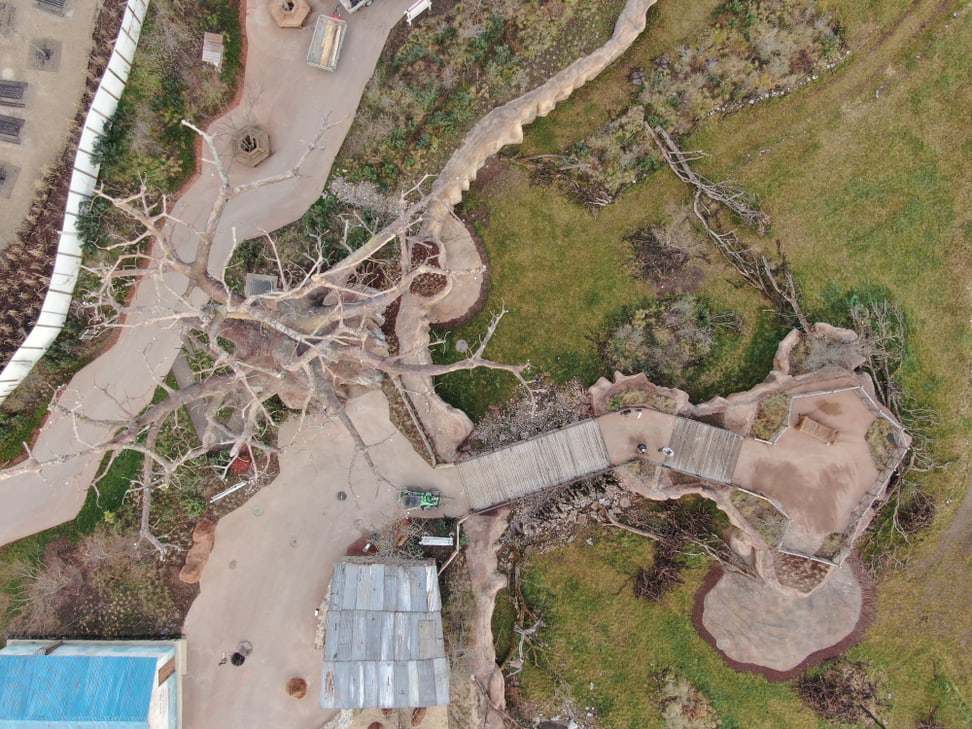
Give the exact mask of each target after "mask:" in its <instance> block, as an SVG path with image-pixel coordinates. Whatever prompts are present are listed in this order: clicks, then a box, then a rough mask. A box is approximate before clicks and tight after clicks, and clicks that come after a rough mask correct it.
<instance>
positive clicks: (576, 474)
mask: <svg viewBox="0 0 972 729" xmlns="http://www.w3.org/2000/svg"><path fill="white" fill-rule="evenodd" d="M611 466H612V463H611V459H610V458H609V457H608V452H607V447H606V446H605V445H604V438H603V436H602V435H601V429H600V427H599V426H598V424H597V421H596V420H584V421H581V422H580V423H575V424H574V425H568V426H567V427H566V428H561V429H560V430H555V431H553V432H551V433H544V434H543V435H539V436H537V437H535V438H531V439H530V440H525V441H522V442H520V443H515V444H513V445H511V446H507V447H506V448H502V449H500V450H498V451H493V452H492V453H486V454H484V455H481V456H477V457H476V458H470V459H469V460H468V461H462V462H460V463H459V464H458V468H459V475H460V477H461V478H462V484H463V486H464V487H465V489H466V494H467V495H468V497H469V505H470V507H471V508H472V509H473V510H474V511H479V510H481V509H486V508H489V507H490V506H497V505H499V504H505V503H507V502H508V501H513V500H514V499H518V498H520V497H522V496H526V495H527V494H532V493H534V492H536V491H541V490H543V489H545V488H547V487H550V486H557V485H559V484H562V483H568V482H569V481H575V480H577V479H578V478H582V477H584V476H588V475H591V474H594V473H599V472H601V471H604V470H606V469H608V468H610V467H611Z"/></svg>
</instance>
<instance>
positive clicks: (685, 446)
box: [665, 418, 743, 484]
mask: <svg viewBox="0 0 972 729" xmlns="http://www.w3.org/2000/svg"><path fill="white" fill-rule="evenodd" d="M742 441H743V438H742V436H740V435H736V434H735V433H731V432H730V431H728V430H723V429H722V428H715V427H713V426H711V425H706V424H705V423H700V422H698V421H695V420H687V419H685V418H679V419H678V422H676V423H675V431H674V432H673V433H672V442H671V444H670V446H669V447H670V448H671V449H672V450H673V451H675V454H674V455H673V456H670V457H669V458H668V460H667V461H666V462H665V466H666V467H668V468H671V469H672V470H673V471H681V472H682V473H687V474H690V475H692V476H698V477H699V478H702V479H705V480H706V481H714V482H715V483H726V484H727V483H729V482H730V481H731V480H732V472H733V470H734V469H735V467H736V459H738V458H739V449H740V447H741V446H742Z"/></svg>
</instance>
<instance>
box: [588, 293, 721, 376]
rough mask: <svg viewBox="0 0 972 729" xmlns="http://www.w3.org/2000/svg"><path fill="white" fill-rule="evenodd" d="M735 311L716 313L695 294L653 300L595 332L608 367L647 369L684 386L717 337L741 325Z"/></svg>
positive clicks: (622, 311) (620, 314)
mask: <svg viewBox="0 0 972 729" xmlns="http://www.w3.org/2000/svg"><path fill="white" fill-rule="evenodd" d="M737 322H738V320H737V319H736V318H735V316H734V315H733V314H732V313H731V312H719V313H715V312H712V311H711V309H710V308H709V306H708V305H707V304H706V303H705V302H703V301H701V300H699V299H696V298H695V297H693V296H676V297H668V298H663V299H658V300H651V299H648V300H646V301H644V302H643V303H642V304H641V305H639V306H636V307H629V306H625V307H622V308H621V309H620V310H619V311H618V312H617V313H616V314H615V315H614V316H613V317H611V318H610V319H609V320H608V322H607V325H606V326H605V328H604V329H603V330H602V332H601V333H600V334H598V335H597V336H596V337H595V344H596V346H597V351H598V354H599V356H600V358H601V361H602V362H603V363H604V366H605V368H607V369H608V370H609V371H614V370H619V371H621V372H626V373H635V372H644V373H645V374H646V375H648V378H649V379H651V380H652V381H653V382H655V383H656V384H659V385H664V386H666V387H680V386H685V385H686V384H687V383H688V382H690V381H691V370H693V369H694V368H701V367H703V366H704V364H705V362H706V359H707V357H708V356H709V355H710V354H711V353H712V351H713V349H714V348H715V345H716V343H717V339H718V338H719V336H720V335H721V334H723V333H727V332H729V331H733V330H735V329H737V328H738V323H737Z"/></svg>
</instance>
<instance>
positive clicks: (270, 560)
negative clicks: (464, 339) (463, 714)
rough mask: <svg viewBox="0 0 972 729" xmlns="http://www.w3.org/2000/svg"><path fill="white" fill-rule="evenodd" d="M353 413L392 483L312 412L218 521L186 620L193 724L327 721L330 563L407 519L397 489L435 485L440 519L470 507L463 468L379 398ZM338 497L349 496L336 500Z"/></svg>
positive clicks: (295, 726)
mask: <svg viewBox="0 0 972 729" xmlns="http://www.w3.org/2000/svg"><path fill="white" fill-rule="evenodd" d="M348 411H349V414H350V415H351V416H352V418H353V419H354V421H355V423H356V424H357V425H358V426H359V428H361V429H362V431H363V436H364V438H365V440H366V442H368V443H375V444H376V445H375V446H374V447H373V448H372V449H371V454H372V457H373V458H374V459H375V461H376V463H377V464H378V467H379V469H380V470H381V472H382V473H383V475H384V476H385V477H386V478H387V479H388V480H389V481H390V483H381V482H380V481H379V480H378V479H376V478H375V476H374V474H373V473H372V472H371V471H370V470H369V469H368V467H367V465H366V464H365V462H364V460H363V459H362V458H360V457H357V458H356V457H355V451H354V445H353V443H352V442H351V438H350V436H349V435H348V434H347V433H346V432H345V430H344V429H343V428H342V427H341V425H340V424H339V423H334V422H329V421H327V420H326V419H324V418H323V417H308V418H307V419H306V420H305V422H304V424H303V427H301V428H298V423H297V422H296V421H291V422H289V423H287V424H286V425H285V426H284V427H283V428H282V429H281V440H280V442H281V444H282V445H284V444H285V445H284V451H283V454H282V455H281V458H280V475H279V476H278V477H277V479H276V480H275V481H274V482H273V483H272V484H271V485H269V486H268V487H266V488H264V489H263V490H262V491H260V492H259V493H258V494H257V495H255V496H254V497H253V498H252V499H250V500H249V501H248V502H247V503H246V504H245V505H244V506H242V507H240V508H239V509H238V510H236V511H234V512H233V513H231V514H229V515H227V516H225V517H223V518H222V519H221V520H220V522H219V525H218V526H217V529H216V543H215V547H214V549H213V552H212V555H211V557H210V561H209V564H208V565H207V567H206V571H205V572H204V574H203V578H202V582H201V584H200V587H201V592H200V595H199V597H198V598H197V599H196V601H195V602H194V603H193V605H192V608H191V609H190V611H189V615H188V617H187V619H186V623H185V628H184V632H185V636H186V638H187V639H188V646H189V670H188V673H187V675H186V677H185V702H186V705H185V713H184V716H185V726H186V728H187V729H222V728H223V727H225V728H226V729H229V728H230V727H286V728H287V729H316V728H317V727H319V726H321V724H322V723H323V722H324V721H326V720H327V719H329V718H330V716H331V715H332V714H333V712H326V711H324V710H322V709H321V708H320V707H319V705H318V696H319V694H320V682H321V661H322V660H323V651H319V650H315V649H314V635H315V631H316V628H317V620H316V618H315V616H314V609H315V608H316V607H318V606H319V605H320V604H321V601H322V600H323V599H324V598H325V597H326V591H327V586H328V582H329V581H330V578H331V572H332V569H333V565H334V562H335V561H336V560H337V559H339V558H340V557H342V556H343V555H344V553H345V550H346V548H347V546H348V545H349V544H350V543H351V542H353V541H355V540H356V539H357V538H359V537H360V536H361V535H362V533H367V532H370V531H373V530H375V529H377V528H379V527H381V526H382V525H384V524H386V523H387V522H389V521H390V520H392V519H395V518H400V517H402V516H404V510H403V509H401V508H400V507H399V506H398V504H397V502H396V497H397V491H398V489H399V487H401V486H406V485H417V484H418V485H422V486H427V487H434V488H438V489H440V490H441V491H442V493H443V495H444V496H445V497H446V498H445V499H444V509H443V511H444V512H448V513H462V512H464V511H465V510H466V504H465V502H464V501H463V499H461V498H459V495H460V492H461V486H460V483H459V478H458V473H457V472H456V471H455V470H454V469H452V468H439V469H436V470H433V469H432V468H431V467H430V466H429V465H428V464H427V463H426V462H425V461H423V460H422V459H421V458H420V457H419V456H418V455H417V454H416V453H415V452H414V450H412V447H411V445H410V444H409V443H408V441H406V440H405V438H404V437H403V436H402V435H401V434H400V433H399V432H398V431H397V430H395V429H394V427H393V426H392V425H391V423H390V422H389V420H388V411H387V403H386V401H385V399H384V396H383V395H382V394H381V393H380V392H372V393H369V394H367V395H365V396H362V397H359V398H357V399H355V400H353V401H351V403H350V404H349V406H348ZM340 490H344V491H346V492H347V493H348V495H349V496H348V499H347V500H346V501H339V500H338V499H337V497H336V494H337V492H338V491H340ZM438 515H439V512H437V511H430V512H425V513H424V514H423V516H430V517H434V516H438ZM243 640H247V641H250V643H252V644H253V653H252V654H251V655H250V657H249V658H247V660H246V663H245V664H244V665H243V666H241V667H238V668H237V667H234V666H233V665H232V664H229V663H227V664H225V665H222V666H220V665H219V660H220V658H221V656H222V655H223V653H224V652H226V653H232V652H233V651H234V650H236V647H237V645H238V644H239V643H240V641H243ZM295 676H301V677H303V678H304V679H305V680H306V681H307V684H308V691H307V696H306V697H305V698H304V699H302V700H299V701H298V700H295V699H292V698H290V697H289V696H288V695H287V694H286V693H285V691H284V686H285V684H286V682H287V681H288V679H290V678H293V677H295ZM427 722H428V723H424V724H423V726H434V723H432V722H431V721H430V720H427ZM389 726H391V725H389Z"/></svg>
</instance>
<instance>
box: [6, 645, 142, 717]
mask: <svg viewBox="0 0 972 729" xmlns="http://www.w3.org/2000/svg"><path fill="white" fill-rule="evenodd" d="M157 663H158V661H157V659H156V658H155V657H144V656H142V657H136V656H59V655H56V654H55V655H50V656H44V655H3V654H0V729H41V728H44V729H46V728H47V727H51V728H52V729H53V728H55V727H57V728H61V729H63V728H64V727H71V729H75V728H77V729H81V728H82V727H83V729H122V728H125V729H147V727H148V714H149V706H150V704H151V701H152V691H153V690H154V687H155V681H156V665H157Z"/></svg>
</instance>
